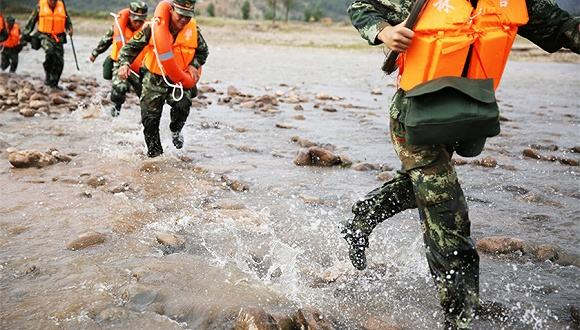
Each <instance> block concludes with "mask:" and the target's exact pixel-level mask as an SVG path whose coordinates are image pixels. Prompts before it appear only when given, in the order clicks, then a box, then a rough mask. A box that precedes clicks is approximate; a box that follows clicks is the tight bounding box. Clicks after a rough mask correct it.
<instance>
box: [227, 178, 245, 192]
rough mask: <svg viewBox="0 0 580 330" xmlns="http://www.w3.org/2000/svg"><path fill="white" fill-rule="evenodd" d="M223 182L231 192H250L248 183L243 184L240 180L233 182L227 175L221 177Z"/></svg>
mask: <svg viewBox="0 0 580 330" xmlns="http://www.w3.org/2000/svg"><path fill="white" fill-rule="evenodd" d="M221 181H222V182H224V183H225V184H226V186H228V187H229V188H230V189H231V190H233V191H237V192H242V191H248V190H250V187H249V185H248V184H247V183H245V182H242V181H240V180H232V179H230V178H228V177H227V176H225V175H222V176H221Z"/></svg>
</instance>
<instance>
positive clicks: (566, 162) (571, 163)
mask: <svg viewBox="0 0 580 330" xmlns="http://www.w3.org/2000/svg"><path fill="white" fill-rule="evenodd" d="M558 161H559V162H560V163H561V164H564V165H568V166H579V165H580V162H578V161H577V160H576V159H571V158H558Z"/></svg>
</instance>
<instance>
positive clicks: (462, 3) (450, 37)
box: [398, 0, 528, 90]
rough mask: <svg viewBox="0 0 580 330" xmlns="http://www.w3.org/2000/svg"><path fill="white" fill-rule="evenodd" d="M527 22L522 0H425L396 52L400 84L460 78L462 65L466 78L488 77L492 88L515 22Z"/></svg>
mask: <svg viewBox="0 0 580 330" xmlns="http://www.w3.org/2000/svg"><path fill="white" fill-rule="evenodd" d="M527 22H528V11H527V7H526V1H525V0H479V1H478V4H477V8H475V9H473V7H472V5H471V3H470V2H469V0H430V1H429V2H428V3H427V5H426V6H425V9H424V10H423V13H422V15H421V17H420V18H419V21H418V22H417V25H416V27H415V36H414V38H413V41H412V43H411V46H410V47H409V49H407V51H406V52H405V53H404V54H402V55H401V56H399V59H398V64H399V78H400V79H399V85H400V87H401V88H402V89H403V90H409V89H411V88H413V87H415V86H417V85H418V84H421V83H423V82H426V81H430V80H433V79H436V78H440V77H445V76H453V77H461V76H462V75H463V74H464V69H465V66H466V65H467V71H466V72H467V74H466V77H467V78H471V79H489V78H491V79H493V81H494V88H497V86H498V85H499V81H500V79H501V76H502V74H503V70H504V68H505V65H506V63H507V60H508V56H509V52H510V50H511V48H512V44H513V42H514V40H515V37H516V33H517V31H518V26H521V25H524V24H526V23H527ZM470 49H471V50H472V51H471V54H470V55H469V53H470ZM468 55H469V56H468ZM468 57H469V58H468Z"/></svg>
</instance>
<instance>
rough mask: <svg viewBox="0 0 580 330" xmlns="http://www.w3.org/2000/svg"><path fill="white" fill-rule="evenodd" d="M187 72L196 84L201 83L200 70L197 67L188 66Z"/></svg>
mask: <svg viewBox="0 0 580 330" xmlns="http://www.w3.org/2000/svg"><path fill="white" fill-rule="evenodd" d="M187 72H188V73H189V75H190V76H191V77H192V78H193V80H195V82H196V83H197V82H198V81H199V76H200V75H199V70H198V69H197V68H196V67H194V66H192V65H190V66H188V67H187Z"/></svg>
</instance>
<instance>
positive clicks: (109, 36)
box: [91, 27, 113, 57]
mask: <svg viewBox="0 0 580 330" xmlns="http://www.w3.org/2000/svg"><path fill="white" fill-rule="evenodd" d="M112 44H113V28H112V27H111V28H110V29H109V30H107V33H105V35H104V36H103V37H101V40H99V43H98V44H97V47H95V49H93V51H92V52H91V55H93V56H94V57H97V56H99V55H101V54H102V53H104V52H106V51H107V49H109V47H111V45H112Z"/></svg>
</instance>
